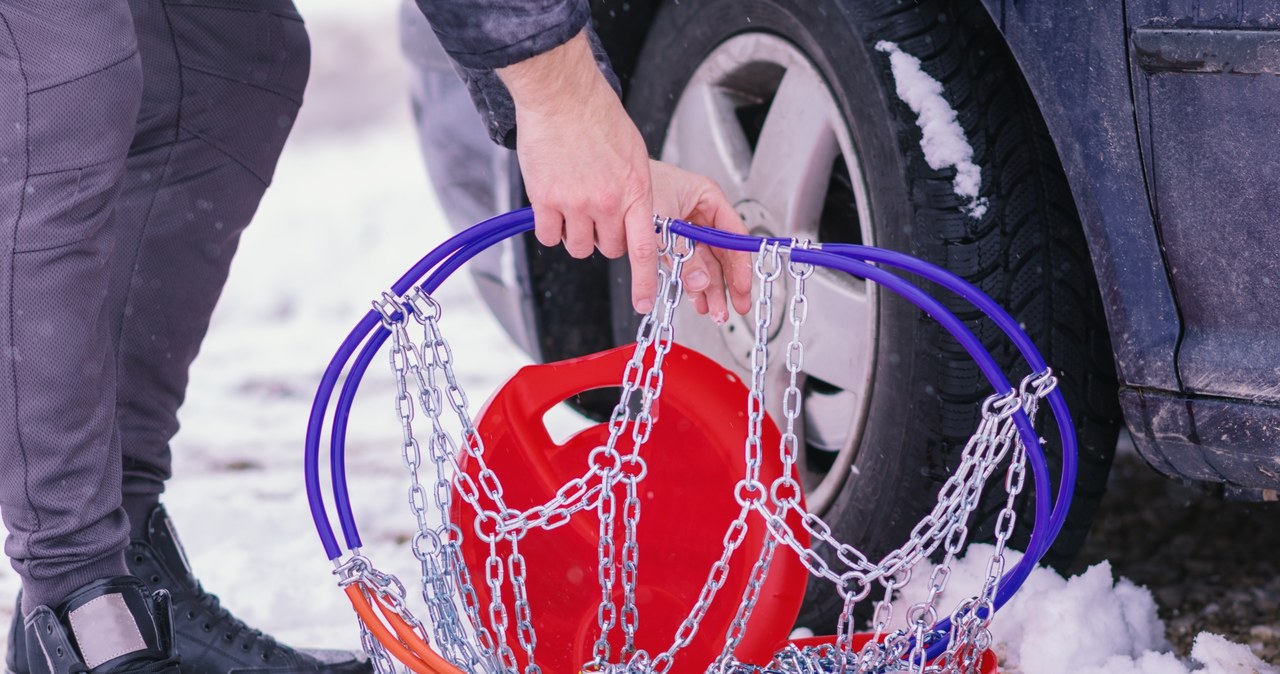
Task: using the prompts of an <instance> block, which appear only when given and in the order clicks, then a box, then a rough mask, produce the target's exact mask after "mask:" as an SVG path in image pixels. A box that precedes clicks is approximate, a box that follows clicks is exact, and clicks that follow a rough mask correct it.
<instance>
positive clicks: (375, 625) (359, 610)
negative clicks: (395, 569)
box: [343, 584, 465, 674]
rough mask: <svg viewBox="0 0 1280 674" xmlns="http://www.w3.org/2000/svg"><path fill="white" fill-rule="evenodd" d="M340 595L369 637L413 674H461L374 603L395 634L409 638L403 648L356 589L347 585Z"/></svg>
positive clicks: (400, 619) (392, 614) (392, 613)
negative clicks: (369, 634)
mask: <svg viewBox="0 0 1280 674" xmlns="http://www.w3.org/2000/svg"><path fill="white" fill-rule="evenodd" d="M343 592H346V594H347V598H348V599H349V600H351V606H352V608H354V609H355V610H356V614H357V615H359V616H360V620H361V621H363V622H364V624H365V626H366V627H368V628H369V631H370V632H372V633H373V636H374V638H376V639H377V640H378V642H379V643H381V644H382V645H383V646H384V647H385V648H386V649H387V651H389V652H390V653H391V654H392V655H394V656H395V657H396V658H397V659H399V660H400V662H402V663H404V664H405V665H406V666H407V667H409V669H411V670H413V671H414V672H416V674H465V673H464V672H463V671H462V670H460V669H458V668H457V667H455V666H453V663H451V662H449V661H447V660H445V659H444V658H442V657H440V655H439V654H438V653H436V652H435V650H434V649H432V648H431V646H430V645H429V644H427V643H426V642H424V641H423V640H422V639H420V638H419V637H418V635H416V634H414V633H413V629H412V628H411V627H409V625H408V624H406V623H405V622H404V619H403V618H401V617H400V616H398V615H396V614H395V613H394V612H392V611H391V610H390V609H388V608H386V607H385V606H383V605H382V603H381V602H377V604H378V609H379V610H380V611H381V613H382V615H384V616H386V617H387V621H388V622H390V623H391V624H392V625H393V626H394V627H395V629H396V632H397V633H398V634H400V635H401V636H402V637H403V636H404V635H405V634H406V633H407V634H408V636H409V638H408V639H406V640H405V641H407V642H408V643H407V644H406V643H405V641H401V639H397V638H396V635H393V634H392V633H391V631H390V630H388V629H387V626H386V625H385V624H384V623H383V622H382V620H381V619H379V617H378V612H376V611H374V609H373V606H371V605H370V603H369V599H368V598H367V597H366V596H365V594H364V592H363V591H361V589H360V586H359V585H357V584H352V585H348V586H347V587H346V588H345V589H344V590H343ZM415 649H422V651H421V652H418V651H417V650H415Z"/></svg>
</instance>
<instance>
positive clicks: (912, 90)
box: [876, 40, 987, 220]
mask: <svg viewBox="0 0 1280 674" xmlns="http://www.w3.org/2000/svg"><path fill="white" fill-rule="evenodd" d="M876 51H880V52H884V53H886V54H888V55H889V67H890V68H891V69H892V71H893V79H894V83H895V86H896V90H897V92H898V98H901V99H902V101H903V102H904V103H906V104H907V106H908V107H910V108H911V111H912V112H914V113H916V117H917V119H916V124H917V125H918V126H919V127H920V149H921V150H923V151H924V160H925V162H926V163H928V164H929V168H931V169H933V170H935V171H938V170H941V169H944V168H947V167H948V166H951V167H955V170H956V177H955V180H954V183H953V184H954V189H955V193H956V195H957V196H959V197H961V198H962V199H964V200H965V203H964V206H963V208H964V211H965V213H967V214H968V215H969V217H971V218H974V219H975V220H976V219H979V218H981V217H982V216H983V215H985V214H986V212H987V200H986V199H985V198H980V197H979V196H978V191H979V190H980V189H981V188H982V169H980V168H979V167H978V165H977V164H974V163H973V146H972V145H970V144H969V139H968V138H967V137H966V136H965V133H964V129H963V128H961V126H960V122H959V120H958V119H957V118H956V111H955V109H954V108H952V107H951V104H950V103H948V102H947V99H946V98H943V96H942V83H941V82H939V81H937V80H935V79H933V78H932V77H930V76H929V74H928V73H926V72H924V70H923V69H922V68H921V67H920V59H918V58H916V57H914V56H912V55H911V54H908V53H907V52H905V51H902V49H901V48H900V47H899V46H898V45H897V44H894V43H893V42H889V41H887V40H881V41H880V42H877V43H876Z"/></svg>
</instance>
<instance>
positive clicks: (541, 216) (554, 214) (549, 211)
mask: <svg viewBox="0 0 1280 674" xmlns="http://www.w3.org/2000/svg"><path fill="white" fill-rule="evenodd" d="M533 236H534V237H535V238H536V239H538V243H540V244H542V245H544V246H547V247H548V248H549V247H551V246H554V245H556V244H558V243H560V241H561V240H563V239H564V214H563V213H561V212H560V211H559V210H558V209H555V208H546V207H539V205H538V204H534V205H533Z"/></svg>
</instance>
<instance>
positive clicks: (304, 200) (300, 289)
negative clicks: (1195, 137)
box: [0, 0, 1280, 674]
mask: <svg viewBox="0 0 1280 674" xmlns="http://www.w3.org/2000/svg"><path fill="white" fill-rule="evenodd" d="M313 1H314V0H313ZM300 4H301V5H302V9H303V10H304V11H306V10H307V8H308V4H307V2H306V0H304V1H303V2H302V3H300ZM320 4H321V5H323V11H322V12H319V13H318V17H319V20H313V22H312V24H311V29H312V33H313V49H314V50H315V52H316V56H315V58H316V60H317V69H316V72H317V73H318V74H320V75H321V76H318V77H315V78H313V81H312V84H311V86H312V87H313V90H314V89H323V88H325V87H327V86H328V87H332V86H333V81H332V80H330V79H329V78H328V77H326V76H324V73H325V72H326V68H327V67H331V66H332V67H338V66H342V67H346V68H348V69H349V70H356V69H358V68H368V69H369V72H373V73H382V74H381V75H379V76H378V77H376V78H374V79H375V80H376V81H375V82H373V83H372V84H376V85H377V86H378V87H380V88H382V89H384V90H385V91H386V92H392V93H389V94H387V95H388V96H390V97H391V98H394V99H395V100H396V101H397V104H398V106H399V107H398V108H396V109H395V110H393V111H391V112H388V111H386V110H382V109H377V110H374V109H367V110H366V109H363V108H361V107H360V106H362V105H364V106H368V105H370V104H369V103H368V101H369V100H370V98H369V97H367V96H341V95H336V96H335V95H330V96H322V95H316V96H312V98H313V99H315V98H320V99H322V100H328V101H338V100H342V101H345V102H346V104H348V105H350V106H352V109H351V110H350V111H348V112H350V113H352V114H349V115H347V117H349V118H351V119H365V120H367V123H366V124H365V125H364V126H359V125H357V126H356V127H353V128H346V129H343V130H341V131H335V130H334V127H333V126H332V125H326V124H322V123H318V122H316V121H313V120H318V119H320V115H321V114H322V113H321V112H318V111H315V110H308V109H305V108H304V111H303V113H302V116H301V117H300V119H299V123H298V127H297V130H296V132H295V134H294V137H293V138H292V139H291V141H290V143H289V146H288V147H287V148H286V151H285V154H284V157H283V158H282V160H281V163H280V166H279V169H278V171H277V174H276V180H275V183H274V185H273V186H272V188H271V189H270V191H269V192H268V194H267V197H266V199H265V200H264V202H263V204H262V208H261V210H260V211H259V214H258V217H257V218H256V220H255V223H254V224H253V225H252V226H251V227H250V228H249V230H248V232H247V233H246V234H245V236H244V239H243V242H242V245H241V251H240V254H239V256H238V258H237V260H236V263H235V265H234V267H233V270H232V280H231V282H230V284H229V285H228V287H227V289H226V291H225V293H224V295H223V298H222V302H221V304H220V306H219V308H218V311H217V313H216V314H215V317H214V322H213V326H212V329H211V332H210V336H209V338H208V340H207V341H206V342H205V344H204V347H203V350H202V352H201V355H200V358H199V360H198V361H197V363H196V365H195V367H194V369H193V373H192V384H191V390H190V394H189V398H188V401H187V404H186V406H185V407H184V409H183V411H182V415H181V420H182V424H183V428H182V431H181V432H180V434H179V436H178V437H177V439H176V440H175V441H174V443H173V444H174V452H175V477H174V478H173V480H172V481H171V482H170V485H169V489H168V493H167V494H166V496H165V501H166V503H167V504H168V506H169V509H170V512H171V514H172V515H173V517H174V519H175V521H176V523H177V525H178V528H179V530H180V531H181V532H182V535H183V537H184V543H185V546H186V549H187V552H188V554H189V556H190V558H191V560H192V563H193V565H194V567H195V569H196V572H197V574H198V575H199V576H200V577H201V579H202V580H203V582H204V583H205V585H206V587H208V588H210V589H211V590H212V591H215V592H217V593H219V594H221V595H222V596H223V598H224V599H225V601H226V603H227V604H228V605H229V606H230V607H231V608H232V609H233V610H235V611H236V612H237V613H238V614H239V615H240V616H241V617H243V618H245V619H246V620H247V621H249V622H250V623H252V624H255V625H257V626H260V627H263V628H264V629H267V630H269V631H271V632H273V633H275V634H276V635H277V636H279V637H280V638H281V639H283V640H285V641H288V642H292V643H298V644H306V645H322V646H326V647H343V648H357V647H358V643H359V640H358V634H357V631H356V629H355V623H354V618H353V617H352V614H351V611H350V608H349V606H348V605H347V603H346V600H345V598H344V597H343V595H342V593H341V592H340V591H339V590H338V588H337V587H336V586H335V583H334V578H333V577H332V575H331V573H330V572H331V570H332V566H331V564H330V563H329V562H328V561H327V560H326V559H325V557H324V555H323V553H322V550H321V548H320V545H319V543H318V542H317V540H316V536H315V533H314V529H313V528H312V525H311V521H310V516H309V514H308V509H307V503H306V498H305V495H304V493H303V489H302V456H301V445H302V442H301V441H302V435H303V430H304V428H305V424H306V418H307V412H308V409H309V407H310V402H311V396H312V394H313V392H314V388H315V385H316V383H317V382H318V381H319V378H320V374H321V371H322V370H323V368H324V366H325V364H326V362H327V360H328V358H329V357H330V356H331V354H332V352H333V350H334V349H335V347H336V346H337V345H338V343H339V342H340V341H341V339H342V338H343V337H344V336H345V334H346V332H347V331H348V330H349V329H350V327H351V326H352V325H353V324H354V322H355V321H356V320H357V319H358V318H359V317H360V315H361V314H362V313H363V312H364V311H366V310H367V308H368V306H369V302H370V301H371V300H372V299H374V298H376V297H377V296H378V294H379V293H380V292H381V291H382V290H384V289H385V288H386V287H387V286H388V285H389V284H390V283H391V282H392V281H393V280H394V279H395V278H397V277H398V276H399V274H400V273H401V271H402V270H404V269H406V268H407V267H408V266H409V265H410V264H411V263H413V262H414V261H416V260H417V259H418V257H420V256H421V255H422V254H423V253H424V252H425V251H426V250H428V249H429V248H430V247H431V246H432V245H433V244H435V243H437V242H439V241H441V240H442V239H443V238H444V237H445V236H446V235H447V233H448V229H447V227H446V225H445V223H444V220H443V216H442V215H441V213H440V210H439V207H438V205H437V204H436V202H435V200H434V197H433V196H432V194H431V193H430V191H429V189H428V187H427V185H428V179H427V176H426V175H425V174H424V172H423V170H422V168H421V164H420V162H419V159H418V157H417V154H416V148H415V140H414V136H413V130H412V128H411V125H410V117H409V114H408V106H407V102H406V101H405V100H404V97H403V95H402V94H400V93H398V92H399V91H400V88H401V86H402V80H401V77H402V73H401V72H400V70H399V67H398V66H397V65H394V63H393V61H392V60H394V59H395V58H396V55H395V50H394V47H392V46H389V45H388V44H387V43H393V42H394V40H391V39H389V38H388V37H387V36H388V35H389V34H391V33H389V31H393V30H394V21H393V15H394V12H395V6H394V5H395V3H393V2H389V1H388V0H380V1H379V2H376V3H345V2H343V3H339V2H336V1H333V0H325V1H324V2H322V3H320ZM350 31H360V32H361V33H362V34H365V35H366V38H367V41H368V42H369V43H370V44H375V45H378V46H377V47H376V48H372V49H371V51H369V52H367V53H365V54H364V55H363V57H364V58H366V59H381V60H387V62H386V63H380V64H374V65H370V64H369V63H365V64H362V65H354V64H349V63H346V62H345V61H344V60H343V59H341V58H340V57H336V56H334V55H333V53H334V51H336V50H337V49H338V48H339V46H340V45H339V41H338V40H337V38H335V36H337V35H339V34H348V33H349V32H350ZM885 50H886V51H889V52H890V53H891V58H892V59H893V60H894V64H895V65H894V72H895V75H896V76H897V77H898V78H899V93H900V95H902V96H903V98H904V100H908V102H910V101H913V100H914V101H916V102H915V103H913V104H912V108H913V109H916V110H917V112H919V113H920V115H921V120H922V121H921V128H922V129H925V130H926V132H925V139H926V145H927V147H926V154H927V156H929V157H931V159H930V163H931V165H932V163H933V162H934V161H939V162H942V163H941V164H940V165H955V166H956V167H957V179H956V180H957V183H956V189H957V193H959V194H961V195H962V196H967V197H970V198H973V199H975V200H974V201H973V203H972V204H971V208H974V209H977V208H984V207H985V204H982V203H980V201H979V200H976V196H977V185H978V182H979V178H978V175H977V173H976V171H977V169H976V167H973V166H972V164H971V162H970V159H971V157H972V150H971V149H968V144H967V143H965V142H964V137H963V134H962V133H960V134H959V135H957V132H958V131H959V127H958V125H957V124H956V123H955V116H954V112H952V111H950V109H949V107H945V101H942V106H944V107H945V109H943V108H940V107H939V104H938V102H939V101H941V97H940V96H938V95H937V91H936V89H934V88H931V86H930V85H928V83H927V82H924V81H923V80H921V79H920V77H919V76H917V75H912V74H910V73H913V72H914V73H919V67H918V62H916V64H915V66H911V62H913V61H914V59H912V58H911V57H910V56H908V55H906V54H904V53H902V52H901V51H900V50H897V49H896V47H893V46H892V45H887V46H886V47H885ZM900 63H901V64H904V65H899V64H900ZM335 64H338V66H335ZM912 68H914V70H912ZM347 74H348V75H350V73H349V72H348V73H347ZM339 79H340V78H339ZM364 84H365V85H369V86H372V84H371V83H370V82H364ZM934 85H936V82H934ZM921 92H924V93H921ZM930 92H931V93H930ZM309 96H310V94H309ZM377 100H382V99H377ZM948 112H949V113H950V115H949V116H948ZM926 117H927V120H928V121H929V124H926ZM962 146H963V147H962ZM962 178H963V181H962ZM975 217H977V216H975ZM439 299H440V301H441V303H442V305H443V306H444V307H445V308H446V313H445V318H444V329H445V330H447V331H448V333H447V334H448V335H450V336H452V337H453V347H454V351H455V359H456V361H457V363H458V364H459V367H460V374H461V375H462V376H463V381H462V383H463V386H464V387H465V388H466V389H467V390H468V392H469V393H470V394H471V397H472V400H473V401H475V402H473V405H474V404H476V403H478V401H481V400H483V399H484V398H485V397H486V395H487V394H488V392H489V391H492V390H493V389H494V388H495V387H496V386H497V385H498V384H499V383H500V382H501V381H502V380H503V379H504V378H505V377H507V376H508V375H509V374H510V373H512V372H514V371H515V369H517V368H518V367H519V366H520V365H521V364H523V363H525V362H526V358H525V356H524V355H523V354H521V353H520V352H519V351H518V350H517V349H516V348H515V347H514V346H512V344H511V343H510V341H509V340H508V339H507V338H506V336H505V335H504V334H503V333H502V332H501V330H500V328H499V327H498V326H497V324H496V323H495V322H494V321H493V320H492V318H491V317H490V315H489V314H488V312H487V311H485V310H484V309H483V307H482V305H481V303H480V301H479V299H478V298H477V295H476V293H475V290H474V288H473V287H472V286H471V284H470V281H469V279H468V278H466V277H465V276H458V277H456V278H455V279H454V280H453V281H451V283H450V284H447V285H446V286H445V287H444V288H443V289H442V291H441V293H440V295H439ZM384 369H385V368H382V367H374V368H373V369H372V371H371V374H370V377H369V379H368V381H367V383H366V384H365V385H364V386H363V387H362V395H361V398H360V400H359V401H358V403H357V408H356V410H355V413H354V415H353V422H352V426H351V429H350V434H349V450H348V451H349V454H350V459H349V464H350V466H351V469H350V478H351V481H352V487H353V491H354V494H353V497H354V498H355V499H356V508H357V512H358V513H359V514H360V516H361V526H362V533H363V534H364V539H365V547H364V550H365V552H366V553H367V554H368V555H369V556H370V557H371V558H372V559H373V560H374V561H375V562H377V563H378V564H379V565H380V566H381V567H383V568H384V569H386V570H388V571H392V572H395V573H397V574H399V575H400V577H401V578H403V579H405V580H406V581H410V583H411V585H412V579H413V578H414V577H415V570H416V561H415V560H414V559H413V556H412V554H411V553H410V550H409V546H408V540H409V538H410V536H411V535H412V533H413V520H412V518H411V517H410V516H409V514H408V511H407V505H406V499H405V497H404V494H405V489H406V488H407V479H406V478H405V477H404V469H403V466H402V465H401V459H400V456H399V453H398V446H399V440H400V431H399V430H398V427H397V426H396V423H395V418H394V414H393V407H392V402H391V401H392V398H391V390H392V389H391V384H390V379H389V377H388V376H387V375H386V374H385V372H384ZM987 554H989V549H986V548H982V547H976V548H974V549H973V550H972V552H971V553H970V555H969V557H968V558H966V559H964V560H961V561H960V562H959V563H958V565H957V567H956V570H955V572H954V573H953V575H952V578H951V581H950V585H949V588H948V593H947V595H945V596H944V598H943V599H942V605H943V606H951V605H954V604H955V602H956V600H957V597H959V596H961V594H966V593H972V592H973V591H974V590H975V588H976V587H977V586H978V584H979V583H980V580H981V578H982V577H983V574H984V573H985V570H986V555H987ZM1014 562H1016V558H1013V559H1010V561H1009V564H1010V565H1012V564H1013V563H1014ZM928 576H929V574H928V572H927V571H924V572H917V573H916V574H915V577H916V578H917V579H925V578H928ZM18 585H19V584H18V579H17V577H16V575H15V574H14V573H13V571H12V570H11V569H10V568H9V567H8V566H7V565H5V566H2V567H0V597H4V596H12V595H13V594H14V593H16V591H17V589H18ZM411 589H412V588H411ZM918 589H919V588H918V587H915V586H912V587H908V589H907V591H906V593H905V594H904V596H903V597H902V598H901V599H899V601H898V604H899V608H898V610H896V611H895V613H896V614H897V615H902V614H903V613H905V607H906V606H907V605H909V604H910V603H913V602H914V601H916V600H918V599H917V598H916V596H915V595H914V594H913V592H915V591H916V590H918ZM11 610H12V604H11V603H7V602H2V603H0V620H8V619H9V617H10V616H11V613H10V612H11ZM992 629H993V632H994V635H995V638H996V650H997V653H998V655H999V656H1000V660H1001V671H1003V672H1008V673H1015V672H1020V673H1022V674H1065V673H1068V672H1069V673H1072V674H1080V673H1089V674H1181V673H1183V672H1193V671H1200V672H1211V673H1230V674H1235V673H1237V672H1239V673H1247V672H1255V673H1257V674H1277V673H1280V669H1278V668H1276V667H1274V666H1270V665H1267V664H1265V663H1262V662H1261V661H1258V660H1257V658H1256V657H1254V656H1253V655H1252V654H1251V653H1250V652H1249V649H1248V648H1247V647H1245V646H1242V645H1239V644H1233V643H1230V642H1228V641H1226V640H1225V639H1223V638H1221V637H1218V636H1215V635H1212V634H1208V633H1205V634H1202V635H1200V637H1199V639H1198V640H1197V641H1196V644H1195V647H1194V650H1193V652H1192V654H1191V657H1190V658H1189V659H1187V660H1185V661H1183V660H1179V659H1178V658H1176V657H1175V656H1174V655H1172V654H1170V653H1169V652H1168V645H1167V643H1166V642H1165V639H1164V633H1165V628H1164V625H1163V623H1162V622H1161V621H1160V619H1159V618H1158V617H1157V615H1156V610H1155V603H1154V600H1153V599H1152V596H1151V594H1150V593H1149V592H1148V591H1146V590H1145V589H1144V588H1142V587H1138V586H1135V585H1134V584H1132V583H1130V582H1129V581H1127V580H1125V579H1123V578H1121V579H1116V578H1114V577H1113V576H1112V573H1111V570H1110V567H1109V566H1108V565H1107V564H1105V563H1103V564H1099V565H1097V566H1094V567H1093V568H1091V569H1089V570H1088V571H1086V572H1085V573H1083V574H1081V575H1079V576H1076V577H1073V578H1069V579H1064V578H1062V577H1060V576H1058V575H1057V574H1055V573H1054V572H1052V571H1049V570H1045V569H1039V570H1037V571H1035V572H1034V573H1033V574H1032V575H1031V577H1030V578H1029V579H1028V581H1027V584H1026V586H1025V587H1024V589H1023V590H1022V592H1021V593H1019V594H1018V595H1017V596H1016V597H1015V598H1014V600H1013V601H1012V602H1010V604H1009V605H1008V606H1007V607H1006V608H1005V609H1004V610H1003V611H1002V612H1001V613H999V614H998V615H997V616H996V618H995V620H994V622H993V626H992Z"/></svg>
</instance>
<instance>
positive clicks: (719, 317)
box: [684, 246, 729, 325]
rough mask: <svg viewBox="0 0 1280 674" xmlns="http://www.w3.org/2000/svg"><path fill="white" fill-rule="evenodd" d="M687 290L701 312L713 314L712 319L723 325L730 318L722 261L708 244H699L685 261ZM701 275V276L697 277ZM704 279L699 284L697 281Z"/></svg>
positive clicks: (695, 306)
mask: <svg viewBox="0 0 1280 674" xmlns="http://www.w3.org/2000/svg"><path fill="white" fill-rule="evenodd" d="M685 265H686V269H687V271H686V272H685V274H684V280H685V290H686V291H688V294H689V295H690V297H691V298H692V299H693V301H694V308H695V309H697V310H698V313H700V314H707V315H710V316H711V320H713V321H715V322H716V323H717V324H721V325H723V324H724V323H725V321H728V320H729V309H728V304H727V302H726V300H725V295H724V272H723V271H722V270H721V267H720V261H719V260H718V259H717V258H716V255H715V254H714V253H713V252H712V251H711V249H710V247H708V246H699V247H698V248H697V250H696V252H695V253H694V255H693V258H692V259H691V260H689V261H688V262H686V263H685ZM698 276H700V277H701V278H695V277H698ZM699 280H701V281H703V283H701V284H698V283H697V281H699Z"/></svg>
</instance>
